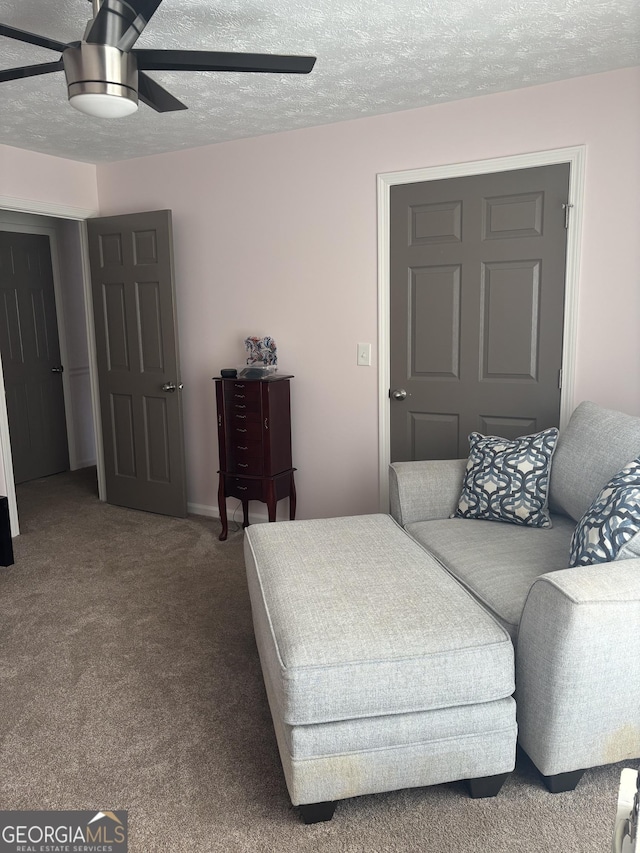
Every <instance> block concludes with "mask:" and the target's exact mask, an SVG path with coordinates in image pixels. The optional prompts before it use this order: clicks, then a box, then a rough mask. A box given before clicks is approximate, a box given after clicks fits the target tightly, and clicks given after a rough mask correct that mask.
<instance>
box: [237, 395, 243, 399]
mask: <svg viewBox="0 0 640 853" xmlns="http://www.w3.org/2000/svg"><path fill="white" fill-rule="evenodd" d="M236 397H237V398H238V399H239V400H244V394H236Z"/></svg>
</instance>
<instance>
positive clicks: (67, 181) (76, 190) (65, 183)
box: [0, 145, 98, 210]
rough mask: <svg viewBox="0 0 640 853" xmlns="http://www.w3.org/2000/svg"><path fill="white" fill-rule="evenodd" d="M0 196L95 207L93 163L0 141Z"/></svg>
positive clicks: (95, 191) (87, 207) (91, 208)
mask: <svg viewBox="0 0 640 853" xmlns="http://www.w3.org/2000/svg"><path fill="white" fill-rule="evenodd" d="M0 196H5V197H8V198H10V199H16V200H18V199H22V200H27V201H36V202H41V203H45V204H46V203H50V204H57V205H65V206H67V207H76V208H81V209H84V210H97V209H98V187H97V183H96V167H95V166H94V165H93V164H92V163H78V162H76V161H74V160H66V159H64V158H62V157H52V156H50V155H49V154H38V153H36V152H35V151H25V150H23V149H21V148H13V147H11V146H9V145H0Z"/></svg>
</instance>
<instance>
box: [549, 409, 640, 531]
mask: <svg viewBox="0 0 640 853" xmlns="http://www.w3.org/2000/svg"><path fill="white" fill-rule="evenodd" d="M611 437H613V440H611ZM638 454H640V418H637V417H633V416H632V415H626V414H624V413H623V412H616V411H613V410H612V409H603V408H602V407H601V406H597V405H596V404H595V403H591V402H589V401H586V402H584V403H580V405H579V406H578V407H577V408H576V409H575V411H574V412H573V414H572V415H571V419H570V421H569V423H568V424H567V427H566V429H564V430H562V431H561V433H560V437H559V438H558V445H557V447H556V452H555V455H554V457H553V465H552V466H551V485H550V491H549V506H550V508H551V511H552V512H562V513H565V514H566V515H569V516H571V517H572V518H573V519H574V520H575V521H579V520H580V518H582V516H583V515H584V514H585V512H586V511H587V509H588V508H589V507H590V506H591V504H592V503H593V501H594V500H595V498H596V496H597V495H598V493H599V491H600V489H602V488H603V487H604V486H605V484H606V483H607V482H608V481H609V480H610V479H611V478H612V477H613V476H615V474H617V473H618V471H620V470H621V469H622V468H623V467H624V466H625V465H627V464H628V462H629V460H630V459H635V457H636V456H638Z"/></svg>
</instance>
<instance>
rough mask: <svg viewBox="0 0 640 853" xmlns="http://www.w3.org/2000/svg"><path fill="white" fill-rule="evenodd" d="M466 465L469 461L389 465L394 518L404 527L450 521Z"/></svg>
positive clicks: (435, 461) (395, 463) (428, 461)
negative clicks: (420, 522)
mask: <svg viewBox="0 0 640 853" xmlns="http://www.w3.org/2000/svg"><path fill="white" fill-rule="evenodd" d="M466 465H467V460H466V459H444V460H443V459H430V460H426V461H420V462H394V463H393V464H392V465H390V466H389V498H390V503H391V515H392V516H393V517H394V518H395V520H396V521H397V522H398V524H400V525H402V527H404V526H405V525H407V524H411V523H412V522H414V521H425V520H426V519H428V518H448V517H449V516H450V515H451V513H452V512H454V511H455V509H456V507H457V505H458V498H459V497H460V490H461V489H462V477H463V474H464V470H465V468H466Z"/></svg>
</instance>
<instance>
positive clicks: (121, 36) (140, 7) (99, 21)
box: [84, 0, 162, 50]
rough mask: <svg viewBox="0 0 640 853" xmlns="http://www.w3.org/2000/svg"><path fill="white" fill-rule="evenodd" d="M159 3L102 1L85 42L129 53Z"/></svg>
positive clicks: (153, 1)
mask: <svg viewBox="0 0 640 853" xmlns="http://www.w3.org/2000/svg"><path fill="white" fill-rule="evenodd" d="M161 2H162V0H103V3H102V5H101V6H100V9H99V10H98V14H97V15H96V16H95V18H94V19H93V21H91V22H90V23H89V26H88V27H87V31H86V32H85V34H84V40H85V41H87V42H89V43H90V44H108V45H111V46H112V47H117V48H118V49H119V50H131V48H132V47H133V45H134V44H135V43H136V42H137V40H138V38H139V37H140V34H141V33H142V31H143V30H144V28H145V27H146V26H147V24H148V23H149V21H150V19H151V16H152V15H153V14H154V12H155V11H156V10H157V8H158V6H159V5H160V3H161Z"/></svg>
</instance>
